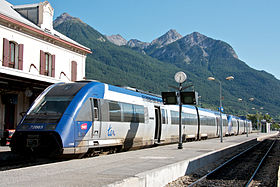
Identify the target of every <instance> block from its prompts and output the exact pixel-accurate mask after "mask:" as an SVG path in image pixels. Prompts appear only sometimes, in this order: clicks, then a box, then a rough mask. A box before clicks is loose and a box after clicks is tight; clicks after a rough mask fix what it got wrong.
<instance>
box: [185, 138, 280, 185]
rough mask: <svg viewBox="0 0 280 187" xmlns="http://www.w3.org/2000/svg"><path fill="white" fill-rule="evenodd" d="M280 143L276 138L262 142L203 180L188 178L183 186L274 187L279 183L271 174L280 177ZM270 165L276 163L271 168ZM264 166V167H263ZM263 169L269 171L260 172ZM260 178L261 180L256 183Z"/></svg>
mask: <svg viewBox="0 0 280 187" xmlns="http://www.w3.org/2000/svg"><path fill="white" fill-rule="evenodd" d="M279 141H280V138H279V137H276V138H271V139H268V140H265V141H263V142H259V143H258V144H256V145H253V146H251V147H250V148H248V149H246V150H245V151H242V152H241V153H240V154H238V155H235V156H234V157H232V158H230V159H229V160H227V161H226V162H224V163H223V164H221V165H220V166H218V167H216V168H215V169H214V170H212V171H210V172H208V173H207V174H206V175H203V176H202V177H200V178H197V176H198V175H197V174H195V175H193V176H186V177H185V181H183V184H184V186H259V185H261V186H275V184H276V183H275V181H277V180H276V179H275V180H274V179H272V173H273V172H274V173H277V169H278V166H279V161H280V159H279V153H278V152H279ZM267 157H269V159H268V160H266V158H267ZM270 162H277V163H274V164H270V166H268V165H269V163H270ZM263 164H264V165H265V166H263V167H262V165H263ZM275 166H276V168H275ZM266 167H269V168H268V169H267V168H266ZM260 168H266V169H263V170H262V169H261V170H260ZM275 169H276V171H275ZM257 175H258V176H259V177H258V179H257V180H254V179H255V178H256V176H257ZM275 177H276V178H277V176H275ZM181 180H184V179H181Z"/></svg>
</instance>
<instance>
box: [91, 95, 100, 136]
mask: <svg viewBox="0 0 280 187" xmlns="http://www.w3.org/2000/svg"><path fill="white" fill-rule="evenodd" d="M91 106H92V111H93V123H92V133H91V138H94V139H99V138H100V134H101V133H100V132H101V130H100V129H101V115H100V100H99V99H93V98H91Z"/></svg>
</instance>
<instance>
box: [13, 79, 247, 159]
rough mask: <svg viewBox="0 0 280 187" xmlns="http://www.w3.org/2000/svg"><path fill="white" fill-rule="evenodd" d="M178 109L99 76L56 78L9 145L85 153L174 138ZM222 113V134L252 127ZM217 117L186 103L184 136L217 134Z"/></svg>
mask: <svg viewBox="0 0 280 187" xmlns="http://www.w3.org/2000/svg"><path fill="white" fill-rule="evenodd" d="M178 111H179V107H178V106H173V105H163V103H162V99H161V97H158V96H155V95H153V94H148V93H144V92H141V91H139V90H136V89H132V88H122V87H118V86H112V85H108V84H104V83H101V82H97V81H80V82H75V83H57V84H54V85H51V86H49V87H48V88H47V89H46V90H45V91H44V92H42V93H41V95H40V96H39V97H38V98H37V99H36V100H35V101H34V103H33V104H32V106H31V107H30V109H29V110H28V111H27V113H26V115H25V116H24V117H23V118H22V120H21V122H20V123H19V125H18V127H17V129H16V132H15V133H14V135H13V137H12V140H11V144H10V146H11V149H12V151H14V152H18V153H28V152H32V153H33V152H34V153H41V154H47V155H56V156H57V155H80V156H81V155H84V154H86V153H87V154H89V155H93V154H96V153H98V152H100V151H118V150H129V149H134V148H139V147H146V146H152V145H156V144H167V143H174V142H178V137H179V135H178V128H179V125H178V124H179V112H178ZM222 118H223V127H224V129H223V136H225V135H238V134H242V133H245V132H246V131H248V132H251V129H252V124H251V122H250V121H246V120H242V119H240V118H238V117H235V116H231V115H228V116H227V115H226V114H223V115H222ZM219 119H220V114H219V112H216V111H211V110H208V109H203V108H198V107H196V106H188V105H183V109H182V138H183V141H187V140H190V139H194V140H195V139H206V138H211V137H218V136H219ZM246 125H249V128H245V126H246Z"/></svg>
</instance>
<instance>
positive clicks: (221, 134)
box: [208, 76, 234, 143]
mask: <svg viewBox="0 0 280 187" xmlns="http://www.w3.org/2000/svg"><path fill="white" fill-rule="evenodd" d="M233 79H234V77H233V76H229V77H226V80H233ZM208 80H209V81H217V82H218V83H219V84H220V107H219V111H220V138H221V143H223V117H222V112H223V106H222V82H221V81H219V80H217V79H215V78H214V77H208Z"/></svg>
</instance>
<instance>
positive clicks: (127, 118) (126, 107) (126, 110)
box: [122, 103, 133, 122]
mask: <svg viewBox="0 0 280 187" xmlns="http://www.w3.org/2000/svg"><path fill="white" fill-rule="evenodd" d="M122 114H123V120H122V121H124V122H132V121H133V105H131V104H126V103H122Z"/></svg>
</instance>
